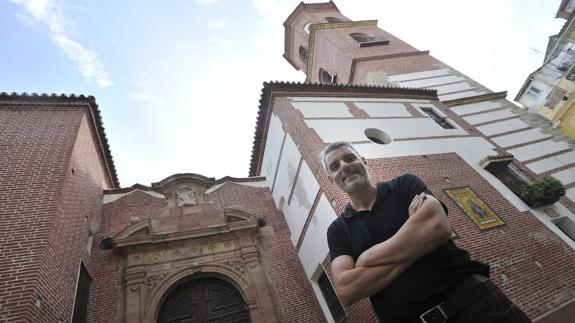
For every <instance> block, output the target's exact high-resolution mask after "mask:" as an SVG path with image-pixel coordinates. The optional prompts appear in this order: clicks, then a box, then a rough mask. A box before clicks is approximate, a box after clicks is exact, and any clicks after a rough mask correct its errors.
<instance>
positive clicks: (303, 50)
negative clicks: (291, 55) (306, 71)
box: [299, 46, 307, 64]
mask: <svg viewBox="0 0 575 323" xmlns="http://www.w3.org/2000/svg"><path fill="white" fill-rule="evenodd" d="M299 58H300V59H301V60H302V61H303V62H304V64H307V49H306V48H305V47H303V46H300V47H299Z"/></svg>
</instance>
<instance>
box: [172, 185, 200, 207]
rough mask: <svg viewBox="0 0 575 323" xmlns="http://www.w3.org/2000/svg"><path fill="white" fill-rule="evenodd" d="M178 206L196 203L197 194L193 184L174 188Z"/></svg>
mask: <svg viewBox="0 0 575 323" xmlns="http://www.w3.org/2000/svg"><path fill="white" fill-rule="evenodd" d="M176 195H177V196H178V206H194V205H196V204H198V196H197V194H196V190H195V189H194V187H193V186H182V187H179V188H178V189H177V190H176Z"/></svg>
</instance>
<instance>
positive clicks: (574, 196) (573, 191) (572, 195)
mask: <svg viewBox="0 0 575 323" xmlns="http://www.w3.org/2000/svg"><path fill="white" fill-rule="evenodd" d="M565 195H566V196H567V198H569V199H570V200H571V201H573V202H575V187H572V188H570V189H568V190H566V191H565Z"/></svg>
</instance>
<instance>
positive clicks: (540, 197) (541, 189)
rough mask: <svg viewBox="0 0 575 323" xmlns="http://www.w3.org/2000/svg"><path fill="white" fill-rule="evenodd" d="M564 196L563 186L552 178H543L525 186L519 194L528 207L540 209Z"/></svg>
mask: <svg viewBox="0 0 575 323" xmlns="http://www.w3.org/2000/svg"><path fill="white" fill-rule="evenodd" d="M563 195H565V187H564V186H563V184H562V183H561V182H560V181H559V180H557V179H555V178H553V177H545V178H544V179H542V180H538V181H533V182H531V183H529V184H527V185H525V186H524V187H523V189H522V192H521V199H522V200H523V201H524V202H525V203H527V205H529V206H530V207H534V208H535V207H540V206H545V205H549V204H553V203H555V202H557V201H559V198H561V196H563Z"/></svg>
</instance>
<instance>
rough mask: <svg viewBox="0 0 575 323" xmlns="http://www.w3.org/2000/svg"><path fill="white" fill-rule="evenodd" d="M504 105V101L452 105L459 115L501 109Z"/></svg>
mask: <svg viewBox="0 0 575 323" xmlns="http://www.w3.org/2000/svg"><path fill="white" fill-rule="evenodd" d="M502 107H503V101H501V100H497V101H482V102H477V103H470V104H463V105H458V106H456V107H452V108H451V111H453V112H455V113H456V114H458V115H460V116H461V115H466V114H470V113H477V112H483V111H488V110H493V109H499V108H502Z"/></svg>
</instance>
